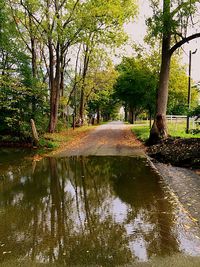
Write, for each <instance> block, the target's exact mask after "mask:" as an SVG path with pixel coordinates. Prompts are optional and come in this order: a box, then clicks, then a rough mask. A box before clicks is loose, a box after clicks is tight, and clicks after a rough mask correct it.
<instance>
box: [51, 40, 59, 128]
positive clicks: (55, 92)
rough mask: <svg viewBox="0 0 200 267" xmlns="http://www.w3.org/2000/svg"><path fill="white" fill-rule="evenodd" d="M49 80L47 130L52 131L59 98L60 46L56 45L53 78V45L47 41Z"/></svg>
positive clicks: (55, 120) (56, 117) (54, 125)
mask: <svg viewBox="0 0 200 267" xmlns="http://www.w3.org/2000/svg"><path fill="white" fill-rule="evenodd" d="M49 74H50V77H49V80H50V121H49V132H50V133H53V132H55V129H56V124H57V120H58V107H59V99H60V46H59V44H57V47H56V73H55V78H54V56H53V46H52V43H51V41H50V42H49Z"/></svg>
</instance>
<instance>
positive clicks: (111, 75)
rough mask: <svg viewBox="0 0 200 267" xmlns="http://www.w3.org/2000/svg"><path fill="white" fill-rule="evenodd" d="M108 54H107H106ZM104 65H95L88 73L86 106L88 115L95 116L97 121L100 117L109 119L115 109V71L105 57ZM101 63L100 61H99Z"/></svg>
mask: <svg viewBox="0 0 200 267" xmlns="http://www.w3.org/2000/svg"><path fill="white" fill-rule="evenodd" d="M107 56H108V55H107ZM104 60H106V62H105V63H104V64H105V66H104V67H102V66H101V65H100V66H96V68H92V69H91V73H89V75H88V82H89V84H88V85H90V90H89V94H88V100H89V102H88V108H89V114H90V116H94V115H95V114H96V116H97V123H99V121H100V117H102V118H103V119H104V120H109V119H110V118H111V115H113V112H114V111H115V110H116V101H115V99H114V98H113V93H114V90H113V86H114V84H115V82H116V79H117V75H118V73H117V71H116V70H115V69H114V67H113V65H112V63H111V61H110V60H108V59H107V58H106V59H105V58H104ZM101 63H102V61H101Z"/></svg>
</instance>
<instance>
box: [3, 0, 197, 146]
mask: <svg viewBox="0 0 200 267" xmlns="http://www.w3.org/2000/svg"><path fill="white" fill-rule="evenodd" d="M149 2H150V5H151V7H152V9H153V16H152V17H151V18H149V19H148V20H147V25H148V29H149V30H148V34H147V36H146V41H147V42H148V44H150V45H151V52H150V53H149V52H148V53H144V51H142V50H141V49H139V50H137V49H136V54H135V55H134V56H133V57H130V58H127V57H124V58H123V59H122V62H121V63H120V64H119V65H118V66H113V63H112V60H111V56H110V55H112V53H113V52H114V51H115V49H116V48H119V47H122V46H123V45H124V44H125V43H126V41H127V35H126V33H125V31H124V24H125V23H127V22H129V21H131V20H132V19H133V18H135V17H136V14H137V5H136V2H135V1H134V0H125V1H120V0H110V1H106V0H95V1H94V0H87V1H80V0H70V1H67V0H45V1H44V0H9V1H5V0H0V90H1V94H0V132H1V134H7V133H9V134H12V135H14V136H21V137H23V138H24V139H26V138H28V137H29V135H30V134H29V131H30V119H34V120H35V122H36V126H37V129H38V131H39V132H44V131H49V132H50V133H53V132H55V131H56V130H58V129H59V127H60V125H62V122H64V123H65V124H66V117H67V118H68V119H69V118H73V120H72V119H71V120H69V123H70V125H73V126H74V127H75V126H76V125H83V123H84V118H85V115H86V114H87V118H89V119H91V118H92V116H93V115H94V114H96V117H97V122H99V119H100V114H101V116H102V117H103V118H104V119H110V118H111V117H114V116H115V114H116V110H117V108H118V107H119V106H120V105H121V104H122V105H123V106H124V107H125V115H129V120H130V121H131V122H133V121H134V119H135V117H137V115H138V114H140V113H142V112H144V111H145V112H147V114H148V116H149V118H154V123H153V126H152V129H151V133H150V139H151V140H152V142H155V141H157V140H158V139H160V138H165V137H166V136H167V127H166V120H165V116H166V112H167V110H168V112H173V113H176V114H182V113H184V112H186V111H187V106H186V105H185V95H186V90H187V89H186V88H187V86H186V84H187V77H186V74H185V71H184V69H183V67H181V66H180V64H179V58H178V56H177V55H176V56H175V57H173V60H172V63H171V58H172V55H174V54H176V51H177V50H178V49H179V48H180V47H181V46H182V45H183V44H184V43H186V42H189V41H191V40H193V39H195V38H198V37H199V36H200V33H198V23H197V22H198V2H199V1H195V0H194V1H182V0H180V1H178V2H177V1H172V0H171V1H170V0H163V1H162V3H161V2H160V1H152V0H150V1H149ZM188 29H189V32H190V33H191V34H190V35H188ZM160 47H161V49H160ZM159 50H160V53H159V52H158V51H159ZM155 51H156V52H155ZM170 63H171V66H170ZM170 67H171V78H169V74H170ZM168 88H169V98H168ZM168 100H169V101H168Z"/></svg>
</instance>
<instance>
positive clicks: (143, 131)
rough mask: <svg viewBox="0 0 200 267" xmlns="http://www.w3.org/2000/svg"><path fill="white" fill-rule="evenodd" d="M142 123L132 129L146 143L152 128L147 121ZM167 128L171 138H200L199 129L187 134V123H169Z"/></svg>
mask: <svg viewBox="0 0 200 267" xmlns="http://www.w3.org/2000/svg"><path fill="white" fill-rule="evenodd" d="M140 123H141V125H140V124H135V125H134V126H133V127H132V131H133V133H134V134H135V135H136V136H137V138H138V139H139V140H141V141H143V142H146V141H147V140H148V138H149V134H150V128H149V125H148V124H147V122H146V121H140ZM145 124H146V125H145ZM192 126H193V125H192V124H191V128H192ZM167 127H168V132H169V136H172V137H181V138H200V131H199V129H191V130H190V133H188V134H187V133H186V122H177V123H175V122H168V123H167Z"/></svg>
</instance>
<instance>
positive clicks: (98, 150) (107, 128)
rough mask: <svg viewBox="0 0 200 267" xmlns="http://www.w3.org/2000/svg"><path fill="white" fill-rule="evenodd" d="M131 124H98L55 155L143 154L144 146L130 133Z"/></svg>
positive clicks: (117, 122)
mask: <svg viewBox="0 0 200 267" xmlns="http://www.w3.org/2000/svg"><path fill="white" fill-rule="evenodd" d="M131 127H132V126H131V125H128V124H124V123H123V122H120V121H116V122H110V123H108V124H103V125H100V126H98V127H97V128H96V129H95V130H94V131H92V132H91V133H89V134H88V135H87V136H86V137H84V138H83V139H81V140H78V142H77V143H75V144H73V146H70V147H69V148H67V147H66V149H65V150H64V151H62V152H60V153H59V154H58V155H56V156H57V157H65V156H89V155H94V156H141V157H144V156H145V152H144V147H143V146H142V144H141V143H140V142H139V141H138V140H137V139H136V138H135V137H134V135H133V134H132V133H131V130H130V129H131Z"/></svg>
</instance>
